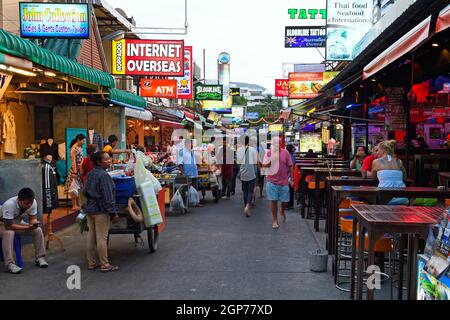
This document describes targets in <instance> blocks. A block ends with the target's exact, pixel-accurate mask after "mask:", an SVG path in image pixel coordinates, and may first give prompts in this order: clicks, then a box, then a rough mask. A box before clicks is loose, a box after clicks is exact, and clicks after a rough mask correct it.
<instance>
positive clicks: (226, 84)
mask: <svg viewBox="0 0 450 320" xmlns="http://www.w3.org/2000/svg"><path fill="white" fill-rule="evenodd" d="M217 68H218V71H219V84H221V85H222V86H223V99H222V101H224V102H227V101H228V98H229V97H230V65H229V64H228V63H227V64H218V65H217Z"/></svg>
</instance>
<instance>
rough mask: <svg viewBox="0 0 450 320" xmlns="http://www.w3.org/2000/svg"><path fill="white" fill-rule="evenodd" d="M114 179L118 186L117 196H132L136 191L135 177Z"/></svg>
mask: <svg viewBox="0 0 450 320" xmlns="http://www.w3.org/2000/svg"><path fill="white" fill-rule="evenodd" d="M113 181H114V184H115V186H116V197H131V196H133V195H134V194H135V193H136V183H135V181H134V177H127V176H125V177H115V178H113Z"/></svg>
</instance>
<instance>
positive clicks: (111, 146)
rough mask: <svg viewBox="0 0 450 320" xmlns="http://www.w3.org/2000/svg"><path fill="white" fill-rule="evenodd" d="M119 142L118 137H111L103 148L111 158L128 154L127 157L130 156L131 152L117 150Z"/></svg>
mask: <svg viewBox="0 0 450 320" xmlns="http://www.w3.org/2000/svg"><path fill="white" fill-rule="evenodd" d="M118 142H119V138H117V136H116V135H113V134H112V135H110V136H109V137H108V143H107V144H106V146H105V147H104V148H103V151H105V152H106V153H107V154H108V155H109V156H110V157H111V158H112V157H113V155H115V154H123V153H126V154H127V155H130V152H131V151H130V150H119V149H116V146H117V143H118Z"/></svg>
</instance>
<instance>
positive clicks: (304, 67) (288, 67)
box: [282, 63, 325, 78]
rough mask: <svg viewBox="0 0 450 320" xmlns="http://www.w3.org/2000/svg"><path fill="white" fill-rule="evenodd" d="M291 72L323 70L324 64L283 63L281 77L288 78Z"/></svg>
mask: <svg viewBox="0 0 450 320" xmlns="http://www.w3.org/2000/svg"><path fill="white" fill-rule="evenodd" d="M291 72H325V64H323V63H320V64H319V63H313V64H304V63H283V71H282V75H283V78H288V77H289V73H291Z"/></svg>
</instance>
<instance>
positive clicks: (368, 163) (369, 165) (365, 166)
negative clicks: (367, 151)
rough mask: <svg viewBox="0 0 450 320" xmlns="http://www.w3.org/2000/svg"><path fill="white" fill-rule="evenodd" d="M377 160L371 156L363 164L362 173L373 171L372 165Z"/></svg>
mask: <svg viewBox="0 0 450 320" xmlns="http://www.w3.org/2000/svg"><path fill="white" fill-rule="evenodd" d="M374 160H375V157H374V156H373V155H370V156H368V157H366V158H365V159H364V162H363V164H362V168H361V172H367V171H372V163H373V161H374Z"/></svg>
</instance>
